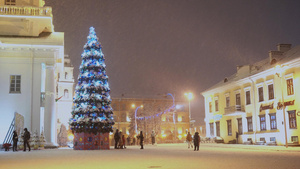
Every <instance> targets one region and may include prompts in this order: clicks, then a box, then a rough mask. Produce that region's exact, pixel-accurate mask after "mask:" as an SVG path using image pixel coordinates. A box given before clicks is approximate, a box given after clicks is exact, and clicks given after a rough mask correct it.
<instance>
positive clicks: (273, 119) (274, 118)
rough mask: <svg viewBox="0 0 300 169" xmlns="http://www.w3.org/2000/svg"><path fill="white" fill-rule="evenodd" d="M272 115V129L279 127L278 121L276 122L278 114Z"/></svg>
mask: <svg viewBox="0 0 300 169" xmlns="http://www.w3.org/2000/svg"><path fill="white" fill-rule="evenodd" d="M269 115H270V125H271V130H275V129H277V123H276V114H275V113H272V114H269Z"/></svg>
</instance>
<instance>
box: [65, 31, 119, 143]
mask: <svg viewBox="0 0 300 169" xmlns="http://www.w3.org/2000/svg"><path fill="white" fill-rule="evenodd" d="M87 40H88V41H87V43H86V44H85V45H84V51H83V53H82V54H81V59H82V62H81V65H80V67H79V71H80V73H79V75H78V84H77V85H76V88H75V97H74V100H73V102H74V107H73V111H72V118H71V119H70V128H71V130H72V131H73V133H74V135H75V138H74V149H102V148H101V147H100V145H104V143H106V142H107V143H108V142H109V141H108V138H107V137H108V133H109V132H112V131H113V130H112V126H113V125H114V120H113V111H112V108H111V98H110V95H109V91H110V88H109V84H108V76H107V75H106V65H105V63H104V61H105V58H104V54H103V52H102V47H101V45H100V43H99V41H98V38H97V36H96V33H95V29H94V28H93V27H91V28H90V33H89V36H88V37H87ZM103 134H105V136H104V135H103ZM106 135H107V137H106ZM101 140H102V141H103V142H101ZM104 141H105V142H104ZM90 144H92V145H93V146H92V145H90ZM103 149H104V148H103Z"/></svg>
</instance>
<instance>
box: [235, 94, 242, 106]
mask: <svg viewBox="0 0 300 169" xmlns="http://www.w3.org/2000/svg"><path fill="white" fill-rule="evenodd" d="M235 105H241V94H240V93H238V94H236V95H235Z"/></svg>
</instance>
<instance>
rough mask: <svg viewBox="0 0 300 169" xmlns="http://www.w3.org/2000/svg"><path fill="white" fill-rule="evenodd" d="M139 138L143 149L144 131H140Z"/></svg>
mask: <svg viewBox="0 0 300 169" xmlns="http://www.w3.org/2000/svg"><path fill="white" fill-rule="evenodd" d="M139 140H140V145H141V149H144V135H143V132H142V131H141V132H140V135H139Z"/></svg>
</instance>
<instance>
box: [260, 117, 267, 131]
mask: <svg viewBox="0 0 300 169" xmlns="http://www.w3.org/2000/svg"><path fill="white" fill-rule="evenodd" d="M259 121H260V131H264V130H266V117H265V115H260V116H259Z"/></svg>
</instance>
